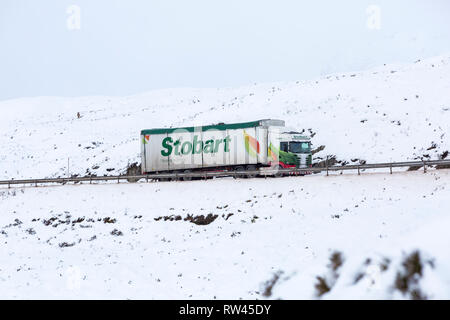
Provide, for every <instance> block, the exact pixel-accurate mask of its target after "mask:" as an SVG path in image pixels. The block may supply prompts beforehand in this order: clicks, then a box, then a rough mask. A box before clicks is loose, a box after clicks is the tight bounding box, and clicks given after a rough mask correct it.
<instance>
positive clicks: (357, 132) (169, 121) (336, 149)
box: [0, 56, 450, 179]
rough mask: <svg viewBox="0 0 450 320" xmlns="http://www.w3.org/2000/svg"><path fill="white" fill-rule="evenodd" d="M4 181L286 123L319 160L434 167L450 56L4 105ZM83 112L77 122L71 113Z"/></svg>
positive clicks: (0, 135)
mask: <svg viewBox="0 0 450 320" xmlns="http://www.w3.org/2000/svg"><path fill="white" fill-rule="evenodd" d="M0 111H1V114H2V116H1V117H0V144H1V146H2V149H1V151H0V163H1V166H0V179H9V178H16V179H18V178H31V177H55V176H65V175H66V174H67V158H70V164H69V166H70V174H78V175H85V174H86V173H92V174H97V175H103V174H108V173H109V174H118V173H123V172H124V170H125V168H126V167H127V164H128V163H132V162H136V161H139V132H140V130H141V129H146V128H154V127H170V126H185V125H206V124H211V123H218V122H239V121H251V120H257V119H262V118H275V119H283V120H285V121H286V123H287V125H288V126H291V127H294V128H297V129H299V130H303V129H304V130H305V132H306V133H310V134H311V133H312V135H313V139H312V141H313V143H314V146H315V147H316V148H317V147H319V146H322V145H323V146H325V149H324V150H323V151H321V152H320V153H318V154H316V157H319V158H320V157H324V156H326V155H336V156H337V158H338V159H340V160H343V161H349V162H350V161H351V160H352V159H353V160H355V159H362V160H366V161H367V162H377V161H390V160H408V159H417V158H421V157H430V158H431V159H437V158H439V157H440V156H441V155H442V154H444V152H445V151H447V150H449V149H450V147H449V138H448V132H449V131H450V130H449V129H450V56H442V57H437V58H433V59H428V60H424V61H417V62H416V63H412V64H410V65H395V66H394V65H389V66H384V67H380V68H378V69H374V70H369V71H365V72H354V73H347V74H335V75H330V76H327V77H324V78H320V79H316V80H311V81H300V82H294V83H274V84H261V85H260V84H257V85H256V84H255V85H252V86H248V87H242V88H234V89H233V88H229V89H173V90H159V91H152V92H149V93H146V94H142V95H136V96H130V97H83V98H56V97H39V98H27V99H18V100H9V101H4V102H0ZM78 112H79V114H80V118H78V116H77V113H78Z"/></svg>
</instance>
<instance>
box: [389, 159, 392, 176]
mask: <svg viewBox="0 0 450 320" xmlns="http://www.w3.org/2000/svg"><path fill="white" fill-rule="evenodd" d="M391 161H392V160H391ZM389 171H390V172H391V174H392V162H391V163H389Z"/></svg>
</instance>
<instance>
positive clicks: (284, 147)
mask: <svg viewBox="0 0 450 320" xmlns="http://www.w3.org/2000/svg"><path fill="white" fill-rule="evenodd" d="M280 150H281V151H284V152H288V151H289V150H288V143H287V142H280Z"/></svg>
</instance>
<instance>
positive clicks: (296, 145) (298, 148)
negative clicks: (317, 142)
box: [289, 141, 310, 153]
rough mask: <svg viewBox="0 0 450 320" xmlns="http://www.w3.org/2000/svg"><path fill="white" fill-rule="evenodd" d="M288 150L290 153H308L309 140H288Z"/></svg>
mask: <svg viewBox="0 0 450 320" xmlns="http://www.w3.org/2000/svg"><path fill="white" fill-rule="evenodd" d="M289 151H290V152H292V153H309V152H310V147H309V142H294V141H293V142H290V143H289Z"/></svg>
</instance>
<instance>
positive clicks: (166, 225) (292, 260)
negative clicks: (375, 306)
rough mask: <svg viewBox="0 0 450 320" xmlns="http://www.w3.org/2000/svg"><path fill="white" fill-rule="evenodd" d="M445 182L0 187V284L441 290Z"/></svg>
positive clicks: (126, 289)
mask: <svg viewBox="0 0 450 320" xmlns="http://www.w3.org/2000/svg"><path fill="white" fill-rule="evenodd" d="M449 188H450V170H439V171H433V170H431V171H429V172H428V173H426V174H424V173H423V172H407V173H405V172H401V173H400V172H399V173H394V174H393V175H390V174H388V173H374V174H363V175H361V176H358V175H356V174H355V175H353V174H344V175H339V174H336V175H332V176H329V177H326V176H318V175H314V176H307V177H303V178H295V177H293V178H278V179H277V178H270V179H267V180H265V179H241V180H234V179H232V178H222V179H215V180H210V181H192V182H160V183H139V184H126V183H124V184H120V185H117V184H106V185H67V186H54V187H38V188H35V187H27V188H16V189H9V190H8V189H7V188H3V189H0V213H1V214H0V241H1V252H2V253H1V255H0V287H1V288H2V290H0V297H1V298H160V299H182V298H197V299H203V298H205V299H214V298H217V299H238V298H248V299H265V298H270V299H272V298H284V299H286V298H294V299H298V298H304V299H310V298H317V297H318V296H317V295H318V293H319V292H320V291H319V290H318V289H316V286H318V284H319V280H318V279H317V277H323V278H324V279H325V280H324V281H325V283H326V285H327V286H328V287H330V288H331V291H329V292H328V293H327V294H324V295H322V296H321V297H322V298H385V299H390V298H398V299H403V298H404V299H409V298H411V297H413V296H414V294H416V295H419V296H420V297H422V298H424V297H426V298H446V299H448V298H450V273H449V270H450V255H449V253H448V247H449V245H450V234H449V232H448V226H449V225H450V217H449V215H448V205H449V198H450V197H449V195H450V194H449ZM198 216H203V218H201V217H200V218H199V217H198ZM194 222H195V223H194ZM202 223H203V224H202ZM416 250H418V252H419V255H418V257H419V258H418V259H414V257H415V256H414V252H416ZM335 252H339V253H340V254H337V255H336V254H335ZM333 254H334V257H335V259H334V264H333V265H336V266H337V268H336V271H335V272H334V271H332V269H333V268H330V267H328V265H329V264H330V263H329V258H330V257H331V256H333ZM411 255H412V257H413V258H412V259H411V258H410V259H408V257H411ZM336 257H337V259H336ZM339 261H342V262H343V263H342V265H340V263H337V262H339ZM405 261H410V262H408V263H407V264H406V266H407V267H405V266H404V265H403V263H404V262H405ZM339 265H340V266H339ZM411 266H412V267H411ZM336 278H337V279H336ZM404 284H406V289H402V288H405V286H404ZM319 287H320V288H322V287H323V286H319ZM399 288H400V289H399ZM402 290H403V291H404V293H402Z"/></svg>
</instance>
